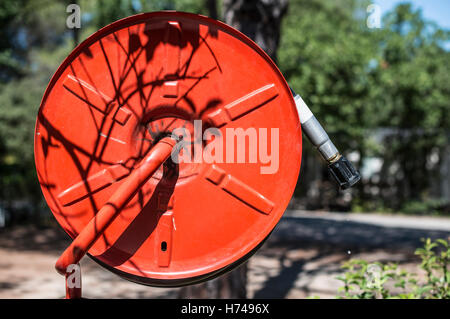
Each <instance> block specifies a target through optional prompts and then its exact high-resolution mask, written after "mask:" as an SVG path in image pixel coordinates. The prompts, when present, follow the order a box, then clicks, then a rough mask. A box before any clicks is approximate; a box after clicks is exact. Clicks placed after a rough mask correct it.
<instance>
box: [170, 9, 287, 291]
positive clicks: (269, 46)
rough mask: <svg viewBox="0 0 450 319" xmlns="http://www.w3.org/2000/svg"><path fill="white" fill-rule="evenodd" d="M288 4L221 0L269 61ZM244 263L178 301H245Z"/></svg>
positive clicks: (228, 16)
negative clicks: (268, 57) (266, 55)
mask: <svg viewBox="0 0 450 319" xmlns="http://www.w3.org/2000/svg"><path fill="white" fill-rule="evenodd" d="M205 5H206V6H207V8H208V11H209V16H210V17H212V18H216V17H217V5H216V2H215V0H206V2H205ZM287 6H288V0H245V1H244V0H223V8H222V9H223V10H222V12H223V14H224V21H225V22H226V23H227V24H228V25H230V26H232V27H234V28H236V29H238V30H240V31H241V32H243V33H244V34H245V35H247V36H248V37H249V38H251V39H252V40H253V41H255V42H256V43H257V44H258V45H259V46H260V47H261V48H262V49H263V50H264V51H266V52H267V54H269V56H270V57H271V58H272V60H274V61H276V52H277V49H278V44H279V42H280V26H281V20H282V18H283V16H284V15H285V14H286V11H287ZM247 268H248V267H247V263H244V264H243V265H241V266H239V267H238V268H237V269H235V270H233V271H231V272H228V273H226V274H225V275H222V276H220V277H219V278H216V279H213V280H210V281H208V282H206V283H202V284H198V285H194V286H187V287H184V288H182V289H181V290H180V292H179V295H178V296H179V297H180V298H240V299H243V298H247V289H246V286H247Z"/></svg>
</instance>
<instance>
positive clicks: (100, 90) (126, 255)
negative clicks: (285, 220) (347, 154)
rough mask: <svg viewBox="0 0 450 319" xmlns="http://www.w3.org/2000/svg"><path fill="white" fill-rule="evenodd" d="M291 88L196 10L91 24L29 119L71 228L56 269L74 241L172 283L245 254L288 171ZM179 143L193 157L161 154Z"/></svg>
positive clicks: (42, 165) (267, 227)
mask: <svg viewBox="0 0 450 319" xmlns="http://www.w3.org/2000/svg"><path fill="white" fill-rule="evenodd" d="M300 100H301V98H299V96H296V98H295V99H294V95H293V94H292V91H291V90H290V88H289V86H288V84H287V83H286V81H285V79H284V78H283V76H282V74H281V73H280V71H279V70H278V68H277V67H276V65H275V64H274V63H273V62H272V61H271V60H270V58H269V57H268V56H267V55H266V54H265V53H264V52H263V51H262V50H261V49H260V48H259V47H258V46H257V45H256V44H255V43H253V42H252V41H251V40H250V39H248V38H247V37H245V36H244V35H243V34H241V33H240V32H238V31H237V30H235V29H233V28H231V27H229V26H227V25H225V24H223V23H221V22H218V21H215V20H212V19H210V18H207V17H203V16H199V15H194V14H187V13H180V12H155V13H146V14H140V15H136V16H132V17H129V18H126V19H123V20H119V21H117V22H115V23H113V24H111V25H108V26H106V27H104V28H103V29H101V30H99V31H97V32H96V33H94V34H93V35H92V36H90V37H89V38H88V39H87V40H85V41H84V42H83V43H81V44H80V45H79V46H78V47H77V48H76V49H75V50H74V51H73V52H72V53H71V54H70V55H69V56H68V57H67V58H66V60H65V61H64V62H63V63H62V64H61V66H60V67H59V68H58V70H57V71H56V73H55V75H54V76H53V78H52V79H51V81H50V83H49V85H48V87H47V90H46V92H45V94H44V97H43V100H42V103H41V106H40V109H39V113H38V117H37V122H36V130H35V161H36V168H37V172H38V178H39V182H40V185H41V188H42V192H43V194H44V197H45V200H46V201H47V203H48V206H49V208H50V209H51V211H52V213H53V215H54V216H55V218H56V220H57V221H58V223H59V224H60V226H61V227H62V228H63V229H64V230H65V231H66V232H67V234H68V235H69V236H70V237H71V238H72V239H74V241H73V243H72V244H71V246H70V247H69V248H68V249H67V250H66V251H65V252H64V254H63V255H62V256H61V258H60V259H59V260H58V262H57V265H56V268H57V270H58V271H59V272H60V273H62V274H66V276H67V272H68V269H69V265H72V264H77V263H78V262H79V260H80V259H81V258H82V257H83V255H84V254H86V253H87V254H88V255H89V256H90V257H91V258H92V259H94V260H95V261H96V262H98V263H99V264H100V265H102V266H103V267H105V268H106V269H108V270H110V271H112V272H114V273H116V274H118V275H120V276H122V277H124V278H126V279H129V280H131V281H134V282H138V283H142V284H146V285H152V286H163V287H173V286H182V285H187V284H192V283H197V282H200V281H204V280H208V279H210V278H212V277H214V276H217V275H220V274H222V273H224V272H226V271H227V270H230V269H232V268H234V267H235V266H237V265H239V264H240V263H241V262H243V261H245V260H246V259H247V258H248V257H250V256H251V255H252V254H253V253H254V252H255V251H256V250H257V249H258V248H259V246H260V245H261V244H262V243H263V242H264V240H265V239H266V238H267V237H268V236H269V234H270V233H271V231H272V230H273V229H274V227H275V226H276V224H277V223H278V221H279V220H280V218H281V216H282V215H283V212H284V211H285V209H286V207H287V205H288V202H289V200H290V198H291V196H292V194H293V191H294V188H295V186H296V184H297V178H298V174H299V170H300V162H301V151H302V134H301V133H302V127H306V126H305V124H304V122H305V121H303V122H302V123H301V120H304V119H306V118H307V117H308V116H309V115H308V114H309V113H308V112H306V114H307V116H303V119H302V114H303V113H304V107H306V105H304V106H302V105H301V104H304V103H303V101H301V103H300V102H299V101H300ZM306 108H307V107H306ZM299 111H300V112H299ZM299 113H301V114H300V119H299ZM309 119H314V120H315V118H314V117H313V116H312V114H311V116H309V118H308V120H309ZM311 123H312V122H309V126H308V127H309V131H308V132H305V133H306V135H307V136H308V137H309V138H310V139H311V140H312V141H313V143H315V145H316V146H318V148H319V151H321V153H322V155H324V154H325V155H324V157H325V159H326V160H328V161H329V162H330V165H334V167H332V169H333V172H334V173H335V175H336V177H337V178H338V179H340V180H341V183H342V185H344V184H345V185H348V186H350V185H351V184H352V183H354V182H355V180H356V181H357V179H358V178H359V177H358V175H357V172H356V171H354V170H353V168H352V167H351V165H350V164H349V163H348V162H346V161H345V159H344V158H343V157H341V156H340V155H339V153H337V150H336V151H335V154H331V155H330V154H329V153H333V152H334V150H335V148H334V149H333V147H334V145H333V144H332V143H331V141H329V138H328V136H327V135H326V133H325V131H323V129H322V128H321V126H320V124H318V122H317V124H314V123H313V124H311ZM178 129H182V130H183V131H184V132H186V133H187V134H185V135H174V134H172V133H173V132H175V131H179V130H178ZM239 130H240V132H241V133H242V132H244V137H243V139H242V140H241V143H239V141H238V140H239V138H240V137H239V135H238V133H236V132H239ZM211 132H215V133H216V134H215V136H214V137H213V138H212V137H211V136H210V135H211V134H210V133H211ZM227 132H228V133H229V132H234V133H236V134H235V135H234V136H233V135H232V134H231V133H229V135H227ZM317 132H319V133H323V134H322V135H320V134H317ZM252 134H253V135H252ZM255 134H256V135H255ZM264 134H265V135H264ZM310 135H311V136H310ZM254 136H256V138H257V142H258V143H257V145H256V153H255V148H254V147H253V146H251V139H252V138H253V137H254ZM264 136H265V137H264ZM318 136H320V137H321V138H317V137H318ZM261 137H263V139H261ZM311 137H313V138H311ZM314 138H315V139H314ZM264 139H265V140H264ZM219 140H221V141H219ZM231 140H233V141H234V144H233V143H231ZM263 140H264V141H263ZM219 142H222V145H223V154H222V160H220V154H219V155H218V154H217V152H221V150H220V149H219V148H215V150H214V153H213V157H214V159H215V161H214V160H211V159H209V160H208V159H207V156H205V154H209V155H211V152H210V151H211V148H208V147H209V146H211V145H212V144H211V143H216V144H215V145H220V143H219ZM242 142H244V144H242ZM272 142H274V143H272ZM330 143H331V144H330ZM180 145H181V146H182V147H180ZM230 145H231V146H230ZM241 145H245V147H244V149H243V148H242V146H241ZM243 150H244V153H243V155H242V151H243ZM327 152H328V153H327ZM230 153H232V154H231V155H230ZM174 154H175V155H174ZM183 154H184V155H186V154H191V155H195V156H193V157H195V158H194V159H193V160H192V161H179V162H176V161H175V160H174V158H177V156H178V158H179V157H180V156H182V155H183ZM196 154H197V155H198V154H200V155H198V156H197V155H196ZM254 155H255V156H254ZM174 156H175V157H174ZM327 156H329V157H330V158H326V157H327ZM252 157H253V158H252ZM243 158H244V159H243ZM255 158H256V160H255ZM338 175H339V176H338ZM76 291H78V290H76ZM76 291H75V292H74V290H68V297H74V296H77V295H78V293H77V292H76ZM79 294H80V292H79Z"/></svg>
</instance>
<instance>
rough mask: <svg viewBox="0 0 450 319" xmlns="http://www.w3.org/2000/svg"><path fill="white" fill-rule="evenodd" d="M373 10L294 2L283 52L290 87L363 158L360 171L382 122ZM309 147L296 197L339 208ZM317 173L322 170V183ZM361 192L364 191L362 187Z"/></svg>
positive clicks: (350, 1)
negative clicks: (375, 93)
mask: <svg viewBox="0 0 450 319" xmlns="http://www.w3.org/2000/svg"><path fill="white" fill-rule="evenodd" d="M367 4H368V2H367V1H359V0H340V1H325V0H292V1H291V2H290V5H289V13H288V15H287V17H286V19H285V20H284V22H283V26H282V27H283V33H282V38H281V45H280V50H279V67H280V69H281V71H282V72H283V74H284V76H285V77H286V79H287V80H288V82H289V84H290V85H291V86H292V88H293V89H294V90H295V91H296V92H297V93H299V94H300V95H301V96H302V97H303V99H304V100H305V102H306V103H307V104H308V105H309V106H310V108H311V110H312V111H313V113H314V114H315V115H316V116H317V118H318V119H319V121H320V122H322V123H323V125H324V127H325V129H326V130H327V132H328V133H329V134H330V136H332V138H333V141H334V143H335V144H336V146H337V147H338V149H339V150H340V151H341V152H343V153H347V152H348V151H350V150H357V151H358V152H359V154H360V162H357V163H356V165H357V166H358V167H360V165H361V160H362V159H363V158H364V157H365V156H366V155H367V152H368V147H369V145H368V142H369V141H370V139H369V138H368V137H369V136H368V134H369V132H370V129H371V128H374V127H375V125H376V120H377V111H376V107H377V105H376V104H374V103H373V101H372V99H371V94H372V88H373V87H375V86H376V84H375V83H373V76H372V72H373V70H372V69H371V63H372V62H373V59H375V58H376V57H377V54H378V50H379V49H378V44H377V41H376V38H375V37H374V33H375V32H374V31H372V30H370V29H368V28H367V27H366V23H365V22H366V21H365V18H366V16H365V8H366V5H367ZM303 147H304V152H303V163H302V173H301V176H302V178H301V180H300V184H299V187H298V188H297V190H296V193H297V195H300V196H301V197H306V196H305V193H307V194H308V197H309V198H308V199H309V200H310V204H311V206H312V207H321V206H322V207H321V208H323V205H326V206H325V207H326V208H333V207H331V206H329V205H331V204H330V203H328V199H327V198H328V197H330V198H331V199H334V201H336V198H338V199H339V197H337V196H339V195H338V192H337V190H336V187H335V185H334V184H333V183H332V182H331V180H330V178H329V176H328V172H327V170H326V167H325V165H323V164H322V162H321V159H320V158H319V157H318V156H317V154H316V152H315V151H313V150H312V149H311V146H310V144H309V143H304V144H303ZM315 170H319V172H318V173H319V176H318V177H319V178H318V179H317V174H318V173H317V172H315ZM305 174H306V175H305ZM319 182H320V183H319ZM358 186H359V187H360V190H362V187H363V186H362V184H359V185H358ZM328 193H330V194H328Z"/></svg>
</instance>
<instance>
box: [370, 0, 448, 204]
mask: <svg viewBox="0 0 450 319" xmlns="http://www.w3.org/2000/svg"><path fill="white" fill-rule="evenodd" d="M379 37H380V41H379V45H380V48H381V50H382V51H381V52H382V53H381V59H380V63H379V67H378V68H377V84H378V86H377V87H378V92H377V94H376V98H377V99H378V100H380V101H382V103H383V109H382V112H380V115H381V117H380V119H379V122H378V125H380V126H382V127H389V128H395V129H394V130H392V129H391V130H390V131H389V132H388V135H387V138H386V140H385V141H386V142H385V144H384V148H383V149H382V152H383V153H382V154H383V156H384V165H383V173H384V174H386V175H389V176H390V178H389V180H388V181H387V183H386V185H384V188H385V190H389V193H390V194H391V196H390V198H389V199H390V200H391V202H392V203H393V204H395V206H394V208H397V209H398V208H401V207H402V206H403V205H405V204H407V202H408V201H409V200H424V199H425V198H426V197H428V196H429V192H430V182H431V180H432V179H437V178H439V165H440V162H441V161H443V160H445V157H444V152H445V147H446V146H447V145H448V143H449V135H450V131H449V128H450V70H449V68H450V52H449V51H448V50H446V49H445V48H444V47H443V45H444V44H446V43H447V44H448V43H449V40H450V33H449V31H448V30H443V29H441V28H439V27H438V26H437V25H435V24H433V23H430V22H428V21H426V20H424V18H423V16H422V14H421V12H420V10H413V8H412V6H411V5H410V4H402V5H399V6H397V8H396V9H395V10H394V11H393V12H391V13H390V14H388V15H387V16H386V17H385V19H384V29H383V30H382V31H381V32H380V34H379ZM433 157H435V158H434V159H433ZM447 200H448V199H447Z"/></svg>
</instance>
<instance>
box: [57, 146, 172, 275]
mask: <svg viewBox="0 0 450 319" xmlns="http://www.w3.org/2000/svg"><path fill="white" fill-rule="evenodd" d="M175 144H176V141H175V140H174V139H172V138H170V137H165V138H163V139H162V140H160V141H159V142H158V143H156V144H155V145H154V146H153V147H152V148H151V149H150V151H149V152H148V154H147V155H146V156H145V157H144V159H143V160H142V161H141V162H140V163H139V165H138V166H137V167H136V168H135V169H134V170H133V171H132V172H131V174H130V175H129V176H128V177H126V179H125V181H124V182H123V183H122V184H121V185H120V187H119V188H118V189H117V190H116V191H115V192H114V194H113V195H112V196H111V198H110V199H109V200H108V202H106V203H105V204H104V205H103V207H102V208H101V209H100V210H99V211H98V213H97V214H96V215H95V216H94V217H93V218H92V219H91V220H90V221H89V223H88V224H87V225H86V226H85V227H84V228H83V230H82V231H81V232H80V233H79V234H78V236H77V237H76V238H75V239H74V240H73V242H72V243H71V244H70V246H69V247H68V248H67V249H66V250H65V251H64V252H63V254H62V255H61V256H60V257H59V259H58V261H57V262H56V265H55V268H56V270H57V271H58V272H59V273H60V274H61V275H65V274H66V270H67V267H68V266H69V265H71V264H78V263H79V262H80V260H81V258H83V256H84V255H85V254H86V253H87V252H88V250H89V248H91V247H92V245H94V244H95V242H96V241H97V239H98V238H99V237H100V236H101V235H103V233H104V232H105V230H106V228H107V227H108V226H109V224H111V223H112V222H113V221H114V219H115V218H116V217H117V216H118V215H119V214H120V212H122V210H123V209H124V207H125V206H126V205H127V204H128V203H129V202H130V200H131V199H132V198H133V197H134V196H135V195H136V193H137V192H138V191H139V190H140V189H141V187H142V186H143V185H144V184H145V183H146V182H147V181H148V179H149V178H150V177H152V176H153V174H154V173H155V172H156V170H157V169H158V168H159V167H160V166H161V165H162V164H163V163H164V162H165V161H166V160H167V159H168V158H169V157H170V155H171V152H172V149H173V147H174V146H175ZM173 174H174V173H173Z"/></svg>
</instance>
